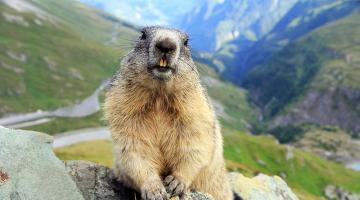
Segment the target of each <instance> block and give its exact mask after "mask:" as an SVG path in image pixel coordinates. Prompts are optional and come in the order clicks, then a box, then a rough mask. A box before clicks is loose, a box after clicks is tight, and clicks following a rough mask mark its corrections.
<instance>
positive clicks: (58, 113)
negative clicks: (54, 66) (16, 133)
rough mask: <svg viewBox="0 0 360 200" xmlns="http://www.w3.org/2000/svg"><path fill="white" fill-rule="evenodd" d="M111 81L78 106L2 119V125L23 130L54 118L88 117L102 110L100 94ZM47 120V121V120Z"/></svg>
mask: <svg viewBox="0 0 360 200" xmlns="http://www.w3.org/2000/svg"><path fill="white" fill-rule="evenodd" d="M109 82H110V80H105V81H103V82H102V83H101V85H100V86H99V87H98V88H97V89H96V90H95V91H94V92H93V93H92V94H91V95H90V96H89V97H87V98H85V99H84V100H83V101H81V102H80V103H78V104H75V105H72V106H67V107H62V108H58V109H56V110H53V111H41V110H39V111H36V112H31V113H23V114H16V115H12V116H8V117H4V118H0V125H2V126H6V127H9V128H23V127H28V126H32V125H36V124H40V123H46V122H49V120H51V118H54V117H72V118H79V117H86V116H89V115H91V114H94V113H96V112H98V111H99V110H100V102H99V94H100V92H101V91H102V90H104V89H105V88H106V86H107V85H108V84H109ZM45 119H47V120H45Z"/></svg>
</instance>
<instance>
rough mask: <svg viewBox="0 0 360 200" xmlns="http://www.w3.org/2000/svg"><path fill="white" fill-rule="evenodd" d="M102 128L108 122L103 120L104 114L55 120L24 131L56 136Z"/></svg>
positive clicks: (98, 113)
mask: <svg viewBox="0 0 360 200" xmlns="http://www.w3.org/2000/svg"><path fill="white" fill-rule="evenodd" d="M101 126H106V122H105V121H104V120H103V113H102V112H97V113H95V114H93V115H90V116H87V117H83V118H55V119H53V120H52V121H50V122H48V123H45V124H40V125H35V126H30V127H26V128H24V129H26V130H32V131H38V132H43V133H47V134H50V135H55V134H57V133H62V132H66V131H71V130H76V129H82V128H96V127H101Z"/></svg>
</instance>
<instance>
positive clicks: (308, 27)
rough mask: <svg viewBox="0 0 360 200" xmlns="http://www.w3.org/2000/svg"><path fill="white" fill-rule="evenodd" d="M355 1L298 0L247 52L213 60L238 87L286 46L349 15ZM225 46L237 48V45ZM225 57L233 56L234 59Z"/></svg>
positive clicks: (245, 50)
mask: <svg viewBox="0 0 360 200" xmlns="http://www.w3.org/2000/svg"><path fill="white" fill-rule="evenodd" d="M358 3H359V1H357V0H315V1H314V0H302V1H298V2H297V3H296V4H294V5H293V6H292V8H291V9H290V10H289V11H288V12H287V13H286V14H285V15H284V16H283V18H281V19H280V20H279V21H278V22H277V24H276V25H275V26H274V28H273V29H272V30H271V31H270V32H269V33H268V34H266V35H265V36H264V37H263V38H261V39H260V40H259V41H258V42H256V43H255V44H253V45H251V46H250V47H249V48H245V49H241V48H239V50H235V51H233V52H231V51H230V52H229V51H227V50H226V45H225V47H223V49H224V50H225V52H224V50H220V51H219V52H218V53H217V57H218V59H220V60H223V61H224V64H225V65H227V66H228V68H227V70H226V71H225V72H224V73H223V76H224V77H227V78H228V79H231V80H232V81H234V82H237V83H241V82H242V80H243V78H244V77H245V76H246V74H247V73H248V72H249V71H250V70H251V69H252V68H253V67H255V66H256V65H259V64H263V63H266V62H267V60H268V59H269V58H271V57H272V55H274V54H275V53H276V52H278V51H279V50H281V49H283V48H284V47H285V46H286V45H287V44H289V43H291V42H293V41H295V40H297V39H298V38H301V37H302V36H304V35H306V34H307V33H309V32H311V31H313V30H315V29H316V28H319V27H322V26H324V25H326V24H327V23H329V22H332V21H335V20H337V19H341V18H342V17H344V16H347V15H349V14H350V13H351V12H352V11H353V10H355V9H356V8H357V7H358ZM229 45H236V46H239V47H241V46H242V45H243V43H242V42H241V41H236V40H235V41H233V42H230V43H229ZM228 55H235V57H234V58H231V57H228Z"/></svg>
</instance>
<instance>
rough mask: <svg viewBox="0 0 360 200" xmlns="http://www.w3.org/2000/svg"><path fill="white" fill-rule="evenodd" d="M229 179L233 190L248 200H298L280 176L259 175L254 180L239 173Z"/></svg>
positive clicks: (230, 175) (231, 175)
mask: <svg viewBox="0 0 360 200" xmlns="http://www.w3.org/2000/svg"><path fill="white" fill-rule="evenodd" d="M229 178H230V182H231V185H232V188H233V190H234V191H235V192H236V193H237V194H239V196H241V197H242V198H243V199H246V200H298V198H297V197H296V195H295V194H294V193H293V192H292V191H291V189H290V188H289V187H288V186H287V184H286V183H285V181H283V180H282V179H281V178H280V177H278V176H273V177H270V176H267V175H264V174H259V175H257V176H256V177H254V178H247V177H245V176H243V175H242V174H239V173H230V174H229Z"/></svg>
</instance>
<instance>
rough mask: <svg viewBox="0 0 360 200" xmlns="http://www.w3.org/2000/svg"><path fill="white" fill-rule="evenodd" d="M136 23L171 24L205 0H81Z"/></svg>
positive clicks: (142, 24)
mask: <svg viewBox="0 0 360 200" xmlns="http://www.w3.org/2000/svg"><path fill="white" fill-rule="evenodd" d="M80 1H81V2H84V3H87V4H89V5H91V6H95V7H97V8H98V9H101V10H104V11H106V12H109V13H111V14H113V15H115V16H117V17H119V18H121V19H123V20H126V21H128V22H131V23H133V24H136V25H140V26H146V25H171V24H176V23H177V22H179V21H180V20H181V19H182V16H183V15H184V14H186V13H188V12H190V11H191V10H192V9H193V8H194V7H195V6H196V5H198V4H200V3H202V2H203V1H204V0H80Z"/></svg>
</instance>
